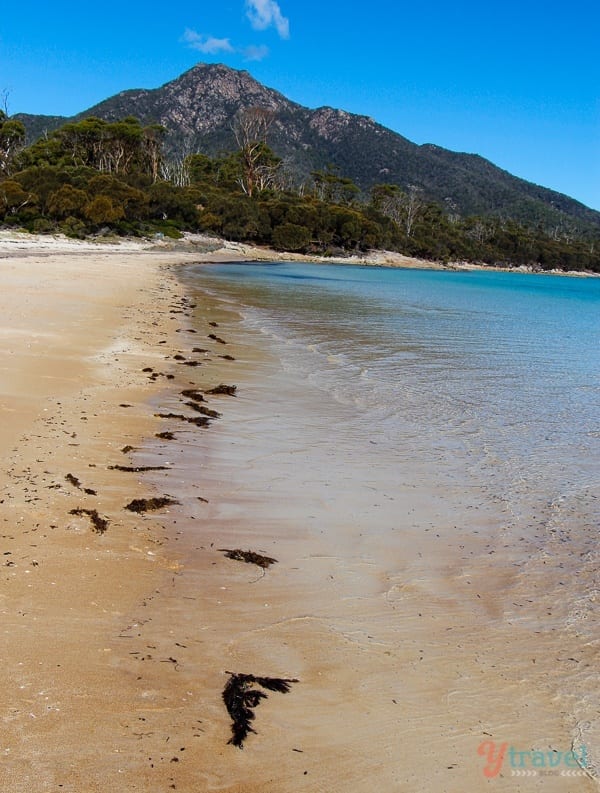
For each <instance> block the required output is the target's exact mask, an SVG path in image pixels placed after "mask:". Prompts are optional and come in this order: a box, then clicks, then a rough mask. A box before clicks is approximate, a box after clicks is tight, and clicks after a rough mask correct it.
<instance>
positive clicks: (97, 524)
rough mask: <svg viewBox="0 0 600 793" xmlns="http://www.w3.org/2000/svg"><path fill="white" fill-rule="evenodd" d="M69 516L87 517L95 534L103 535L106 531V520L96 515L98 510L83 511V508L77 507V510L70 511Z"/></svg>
mask: <svg viewBox="0 0 600 793" xmlns="http://www.w3.org/2000/svg"><path fill="white" fill-rule="evenodd" d="M69 515H87V516H88V518H89V519H90V520H91V521H92V526H93V527H94V531H95V532H96V534H104V532H105V531H106V530H107V529H108V521H107V520H106V518H101V517H100V515H99V514H98V510H96V509H84V508H83V507H77V509H72V510H70V511H69Z"/></svg>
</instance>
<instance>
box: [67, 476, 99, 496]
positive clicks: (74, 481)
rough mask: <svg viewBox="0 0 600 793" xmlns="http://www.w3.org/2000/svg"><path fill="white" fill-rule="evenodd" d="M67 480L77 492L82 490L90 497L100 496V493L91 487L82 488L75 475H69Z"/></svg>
mask: <svg viewBox="0 0 600 793" xmlns="http://www.w3.org/2000/svg"><path fill="white" fill-rule="evenodd" d="M65 479H66V480H67V482H68V483H69V484H70V485H73V487H76V488H77V490H81V491H82V492H84V493H86V494H87V495H88V496H97V495H98V493H96V491H95V490H92V488H91V487H82V486H81V482H80V481H79V479H78V478H77V477H76V476H73V474H67V475H66V476H65Z"/></svg>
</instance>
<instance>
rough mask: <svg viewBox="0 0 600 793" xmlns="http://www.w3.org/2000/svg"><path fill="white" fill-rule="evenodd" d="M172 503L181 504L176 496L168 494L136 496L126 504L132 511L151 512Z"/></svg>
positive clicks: (126, 507)
mask: <svg viewBox="0 0 600 793" xmlns="http://www.w3.org/2000/svg"><path fill="white" fill-rule="evenodd" d="M171 504H179V501H176V500H175V499H174V498H169V497H168V496H161V497H160V498H134V499H133V501H130V502H129V504H126V505H125V509H128V510H129V511H130V512H151V511H153V510H155V509H162V508H163V507H170V506H171Z"/></svg>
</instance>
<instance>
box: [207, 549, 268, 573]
mask: <svg viewBox="0 0 600 793" xmlns="http://www.w3.org/2000/svg"><path fill="white" fill-rule="evenodd" d="M219 551H220V552H221V553H224V554H225V556H226V557H227V558H228V559H235V560H236V561H238V562H247V563H248V564H255V565H258V567H262V568H263V569H266V568H267V567H270V566H271V565H272V564H275V562H277V559H273V557H272V556H263V555H262V554H260V553H256V552H255V551H241V550H240V549H239V548H233V549H231V548H219Z"/></svg>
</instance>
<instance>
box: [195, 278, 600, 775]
mask: <svg viewBox="0 0 600 793" xmlns="http://www.w3.org/2000/svg"><path fill="white" fill-rule="evenodd" d="M182 278H183V280H184V281H185V283H186V285H187V286H188V287H189V288H191V289H192V290H198V291H199V292H200V293H201V292H208V293H209V294H211V295H213V296H214V297H216V298H217V301H216V304H224V305H225V308H229V309H232V310H233V312H234V313H233V314H229V316H230V317H231V316H234V315H236V314H237V315H241V316H242V321H241V323H240V324H238V323H237V322H235V321H234V322H233V323H232V325H229V326H228V325H227V321H225V322H224V325H223V327H221V328H220V330H218V331H217V333H219V334H224V335H225V336H227V338H228V340H230V341H232V342H233V345H234V346H233V348H225V349H235V352H236V356H238V353H239V352H241V355H240V356H239V360H238V361H237V362H236V363H233V364H231V367H232V368H231V369H230V370H227V372H228V374H227V376H228V377H232V378H233V377H235V378H240V380H239V383H240V391H239V396H240V398H239V399H237V400H232V401H231V402H228V403H227V410H226V412H225V418H224V420H223V422H220V423H219V424H218V425H215V429H214V430H212V431H211V433H210V434H209V435H207V436H206V437H208V438H209V439H210V443H212V444H214V447H211V451H210V454H211V457H210V459H211V466H210V470H211V471H213V468H214V463H215V461H221V463H220V465H218V466H217V468H216V469H215V471H216V473H212V474H208V472H207V473H205V476H207V475H208V476H215V477H217V480H216V493H215V499H214V501H215V503H216V504H218V506H215V507H214V509H215V513H214V516H213V517H212V518H211V524H210V528H211V531H215V526H218V527H219V528H221V529H223V530H224V529H225V527H226V526H228V525H229V524H230V523H235V522H236V521H241V526H242V534H241V535H240V536H244V537H245V536H246V534H245V533H244V532H248V531H251V533H250V534H249V535H248V536H249V537H252V538H253V539H255V538H258V537H261V536H267V535H268V530H269V528H270V527H272V526H273V525H274V526H276V531H277V535H276V536H278V537H280V536H287V535H286V532H287V533H289V536H291V537H292V536H294V523H295V522H296V523H297V524H298V526H299V527H300V532H299V533H298V536H299V537H302V536H303V533H304V532H306V536H310V537H311V538H312V540H311V542H312V545H311V547H312V548H316V547H318V554H317V555H316V556H311V557H310V559H308V558H306V559H305V558H304V555H303V554H304V551H302V550H299V551H298V554H297V556H296V555H294V554H292V555H291V556H290V559H289V560H288V561H289V563H290V567H291V569H295V568H296V565H300V567H301V568H302V570H303V575H305V576H307V577H308V580H311V581H313V586H312V588H311V589H310V591H309V592H304V591H302V593H299V608H300V609H301V610H302V614H304V610H306V613H310V614H311V616H312V617H314V618H318V619H321V618H324V616H323V615H324V614H325V616H326V618H327V624H328V627H329V629H330V630H331V631H332V635H336V636H340V637H342V639H343V641H344V642H346V641H347V642H349V645H348V646H349V647H351V648H354V647H356V646H360V648H361V649H362V650H363V651H364V652H365V653H367V655H366V656H365V658H367V659H368V661H366V662H365V664H366V666H365V670H366V674H368V675H371V674H372V667H373V665H375V666H376V664H377V661H376V659H375V656H374V655H373V654H372V653H373V648H372V647H371V645H370V644H369V642H370V641H372V640H373V639H374V638H375V639H376V640H377V642H378V646H379V647H380V648H381V652H382V657H388V654H389V653H392V654H398V657H397V662H398V664H399V668H401V669H402V675H403V679H405V675H406V673H407V668H408V667H407V666H406V659H405V658H404V657H403V656H402V653H404V652H405V651H408V649H407V648H410V647H411V646H412V643H413V642H416V643H417V644H416V645H415V647H416V646H418V647H419V648H423V647H425V648H426V649H427V648H429V652H430V653H431V654H432V655H433V657H439V658H440V659H441V660H440V663H439V665H436V664H435V663H434V664H433V665H431V666H429V667H428V669H429V672H428V675H433V677H428V676H427V675H426V676H423V673H422V672H420V671H419V668H418V667H415V670H414V674H415V676H414V679H412V683H411V685H412V686H413V688H414V690H415V691H418V690H420V687H421V686H425V688H426V689H427V686H431V681H432V680H438V681H441V682H440V687H441V690H442V691H443V692H445V691H446V689H448V690H452V691H453V692H455V693H456V691H461V692H463V693H464V695H465V696H464V701H461V702H462V704H461V710H460V712H459V715H457V720H458V722H457V723H460V724H461V725H469V724H471V723H474V721H476V722H477V723H479V724H481V723H486V719H487V722H488V724H489V726H490V729H491V728H493V730H492V731H494V734H496V733H495V730H498V734H501V733H503V734H505V735H506V736H507V739H510V740H512V741H517V739H519V740H520V741H522V742H528V743H527V745H529V744H531V745H545V741H550V740H551V739H553V740H554V743H552V744H551V745H553V746H558V747H559V748H560V747H562V746H563V745H564V744H565V742H568V743H570V742H572V743H573V745H578V746H581V745H582V744H585V745H586V746H587V747H588V749H589V751H590V754H591V756H592V757H593V758H594V761H593V767H594V774H595V775H596V776H598V777H600V720H598V719H597V713H598V712H600V697H599V696H598V695H597V693H596V692H597V685H596V680H597V673H598V664H597V658H596V653H597V650H596V645H597V641H598V638H599V637H600V618H599V617H598V615H597V608H596V603H597V599H598V593H599V592H600V573H599V572H598V571H600V552H599V551H598V550H597V533H598V526H599V525H600V466H599V465H598V463H599V461H600V381H599V378H598V373H599V372H600V345H599V342H600V318H599V315H598V310H599V308H600V280H598V279H576V278H566V277H555V276H533V275H525V274H514V273H493V272H468V273H467V272H460V273H451V272H439V271H423V270H394V269H384V268H371V267H352V266H329V265H327V266H326V265H310V264H288V263H284V264H235V265H234V264H231V265H211V266H206V265H203V266H199V267H197V268H193V267H192V268H186V270H185V272H184V273H183V274H182ZM198 302H199V303H200V304H201V301H198ZM227 315H228V312H227V311H225V312H224V316H227ZM219 321H220V322H221V319H219ZM197 327H198V330H199V331H200V330H201V329H204V330H203V332H205V324H204V322H203V321H200V320H199V323H198V326H197ZM245 345H247V347H245ZM257 347H258V348H261V349H262V351H263V352H264V353H266V355H265V356H262V357H261V355H259V356H257V359H256V360H255V357H253V356H252V355H248V361H247V363H249V362H250V361H252V366H250V367H249V366H248V365H247V363H246V364H244V355H245V353H244V350H246V351H247V350H249V349H255V348H257ZM257 361H258V362H257ZM255 370H256V371H255ZM204 371H205V370H200V374H201V375H202V373H203V372H204ZM254 371H255V374H254V375H253V374H252V372H254ZM249 372H250V374H248V373H249ZM205 376H206V375H205ZM226 382H227V381H226ZM230 382H238V380H235V381H230ZM224 410H225V408H224ZM207 442H208V441H207ZM219 443H220V444H221V446H222V451H223V456H222V457H221V456H220V453H219V451H218V446H219ZM215 449H216V453H215ZM206 453H207V452H206V448H205V447H203V448H202V449H201V450H200V451H199V452H198V455H199V456H198V457H197V458H196V457H194V452H193V450H192V451H191V452H190V455H191V456H190V458H189V459H190V463H189V465H190V466H191V470H194V471H197V470H198V466H199V465H200V464H201V462H200V461H202V460H203V459H204V458H205V456H206ZM223 461H224V462H223ZM232 464H233V466H234V467H236V466H237V469H238V470H230V469H229V468H228V467H227V466H231V465H232ZM224 485H225V486H224ZM211 503H212V501H211ZM288 517H289V518H290V520H289V521H288V520H286V519H287V518H288ZM217 521H220V522H217ZM248 526H251V530H250V529H248ZM260 532H266V533H265V534H264V535H262V534H261V533H260ZM315 537H316V538H317V540H318V544H317V545H315V544H314V538H315ZM300 546H302V543H300ZM279 548H280V546H277V547H276V548H272V547H271V546H270V545H267V546H266V550H267V551H271V550H277V551H278V550H279ZM275 555H277V553H276V554H275ZM316 559H319V560H321V561H319V562H318V563H317V562H316V561H315V560H316ZM321 564H326V565H330V566H331V570H329V568H328V571H327V572H328V573H329V572H330V573H331V575H329V574H328V575H327V576H326V577H324V576H322V577H321V579H319V575H320V570H321V568H320V567H319V566H318V565H321ZM315 565H317V567H315ZM311 576H313V577H314V580H313V579H312V578H311ZM313 590H314V593H317V594H318V593H319V592H322V591H327V592H329V591H330V590H331V596H330V598H327V599H325V600H324V601H323V603H320V601H319V599H318V598H317V596H316V595H315V596H314V597H313V596H312V595H313ZM300 595H301V596H300ZM319 603H320V605H319ZM333 604H335V606H334V605H333ZM428 610H429V611H428ZM422 614H423V615H425V617H427V619H423V620H422V619H421V616H422ZM431 624H434V625H436V626H437V627H438V629H437V631H435V632H434V633H433V634H431V628H430V627H429V628H428V626H430V625H431ZM261 635H263V634H261ZM449 635H451V636H453V637H456V639H455V643H454V644H451V643H447V641H446V638H445V637H447V636H449ZM290 641H292V639H291V638H290ZM344 646H345V645H344ZM349 652H350V651H349ZM351 656H352V653H351V652H350V657H351ZM419 658H420V656H419ZM532 659H534V660H532ZM348 661H349V662H350V659H348ZM352 663H353V661H352ZM352 663H351V664H350V665H352ZM452 669H456V670H458V671H457V672H456V674H454V673H451V670H452ZM483 670H486V672H485V674H483ZM446 671H447V672H448V679H447V680H446V677H445V674H446ZM436 676H437V677H436ZM524 681H525V684H524ZM465 686H466V688H465ZM490 686H492V688H493V692H491V693H490ZM406 690H408V691H412V690H413V689H412V688H411V686H410V685H407V687H406ZM517 692H518V693H517ZM371 694H373V692H371ZM425 694H427V691H425ZM538 695H539V696H538ZM548 695H549V696H548ZM432 696H433V698H432V699H431V701H430V704H431V708H432V711H431V712H432V714H434V715H432V716H431V719H430V720H429V722H428V723H429V727H427V730H434V732H435V729H434V728H435V724H438V723H441V722H439V721H438V719H439V714H443V713H444V712H445V711H444V706H443V704H441V705H440V704H439V703H440V702H442V703H443V702H445V701H446V700H444V699H443V698H442V699H439V698H437V697H436V696H435V695H432ZM561 697H564V703H566V704H564V703H563V701H562V700H561ZM427 701H429V700H427ZM452 701H454V700H452ZM559 701H560V703H561V704H560V705H559V704H557V703H558V702H559ZM544 703H546V705H544ZM548 703H549V704H548ZM438 706H439V710H438ZM419 707H424V705H423V706H421V705H420V706H419ZM545 707H546V708H547V709H544V708H545ZM563 717H564V719H565V720H566V722H567V723H568V724H569V725H570V726H569V728H568V729H569V730H570V734H566V735H565V734H564V732H561V730H562V729H563V725H562V719H563ZM549 719H553V720H556V722H560V723H555V721H553V726H552V728H551V726H550V724H549ZM432 725H433V726H432ZM552 730H554V733H552ZM509 732H510V735H509ZM467 733H468V730H467ZM485 734H486V735H487V734H488V732H486V733H485ZM427 735H430V732H427ZM472 740H473V739H472V737H471V736H470V735H469V734H465V739H464V751H465V752H466V753H467V755H468V756H469V757H470V756H471V755H470V754H469V753H474V749H472V745H471V742H472ZM568 743H567V745H568ZM358 745H360V742H359V744H358ZM549 745H550V744H549ZM467 755H465V756H467ZM473 756H474V754H473ZM471 766H473V763H471V764H470V766H469V767H471ZM474 773H479V771H478V769H475V771H474ZM557 781H560V780H557ZM414 789H421V788H416V787H415V788H414ZM422 789H423V790H425V789H437V788H427V787H426V786H425V787H423V788H422ZM464 789H466V788H464ZM471 789H476V788H475V787H473V786H472V787H471ZM556 789H559V788H556ZM574 789H575V788H574Z"/></svg>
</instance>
